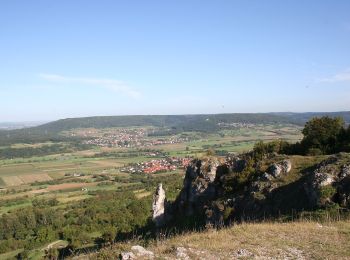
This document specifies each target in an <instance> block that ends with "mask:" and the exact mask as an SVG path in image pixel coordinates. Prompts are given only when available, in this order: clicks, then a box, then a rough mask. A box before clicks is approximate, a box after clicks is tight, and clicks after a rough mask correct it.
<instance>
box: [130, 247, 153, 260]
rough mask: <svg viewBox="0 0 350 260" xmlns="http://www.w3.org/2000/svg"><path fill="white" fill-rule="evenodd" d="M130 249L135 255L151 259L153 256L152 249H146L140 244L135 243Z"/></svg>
mask: <svg viewBox="0 0 350 260" xmlns="http://www.w3.org/2000/svg"><path fill="white" fill-rule="evenodd" d="M131 251H132V252H133V253H135V255H136V256H139V257H143V258H148V259H152V258H154V253H153V252H152V251H149V250H146V249H145V248H143V247H142V246H139V245H136V246H132V247H131Z"/></svg>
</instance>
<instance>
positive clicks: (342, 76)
mask: <svg viewBox="0 0 350 260" xmlns="http://www.w3.org/2000/svg"><path fill="white" fill-rule="evenodd" d="M319 81H320V82H329V83H335V82H347V81H349V82H350V68H348V69H346V70H344V71H341V72H339V73H337V74H335V75H333V76H331V77H329V78H323V79H320V80H319Z"/></svg>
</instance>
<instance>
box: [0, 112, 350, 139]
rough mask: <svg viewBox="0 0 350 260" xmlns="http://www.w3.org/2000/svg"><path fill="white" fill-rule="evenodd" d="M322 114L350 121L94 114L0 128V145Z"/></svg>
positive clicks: (270, 116)
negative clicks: (87, 132) (82, 131)
mask: <svg viewBox="0 0 350 260" xmlns="http://www.w3.org/2000/svg"><path fill="white" fill-rule="evenodd" d="M323 115H329V116H342V117H343V118H344V119H345V121H346V122H347V123H350V112H332V113H234V114H207V115H205V114H203V115H134V116H97V117H83V118H67V119H61V120H57V121H54V122H50V123H46V124H43V125H39V126H35V127H30V128H25V129H16V130H0V144H2V145H6V144H10V143H15V142H38V141H59V140H65V139H66V138H65V137H63V136H61V135H59V133H60V132H62V131H67V130H71V129H74V128H90V127H91V128H108V127H130V126H156V127H167V128H171V129H172V130H173V131H174V132H181V131H201V132H213V131H216V130H218V129H219V126H218V123H252V124H262V123H266V124H272V123H289V124H296V125H304V124H305V122H306V121H308V120H309V119H310V118H312V117H314V116H323Z"/></svg>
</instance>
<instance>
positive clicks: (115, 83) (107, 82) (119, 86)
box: [39, 73, 141, 98]
mask: <svg viewBox="0 0 350 260" xmlns="http://www.w3.org/2000/svg"><path fill="white" fill-rule="evenodd" d="M39 77H40V78H42V79H44V80H47V81H51V82H62V83H76V84H83V85H90V86H94V87H101V88H105V89H109V90H111V91H114V92H117V93H122V94H124V95H127V96H129V97H131V98H139V97H140V96H141V93H140V92H138V91H137V90H134V89H133V88H132V87H130V86H129V85H128V84H127V83H125V82H123V81H120V80H114V79H101V78H85V77H66V76H62V75H56V74H45V73H41V74H39Z"/></svg>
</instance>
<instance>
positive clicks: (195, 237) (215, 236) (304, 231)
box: [78, 221, 350, 259]
mask: <svg viewBox="0 0 350 260" xmlns="http://www.w3.org/2000/svg"><path fill="white" fill-rule="evenodd" d="M137 244H140V245H142V242H141V241H138V242H137V241H133V242H131V243H127V244H116V245H114V247H113V248H112V249H110V248H108V249H104V250H102V251H100V252H99V253H98V254H96V255H90V256H85V257H78V258H79V259H111V257H117V256H118V255H119V254H120V252H125V251H130V249H131V247H132V246H133V245H137ZM146 249H147V250H149V251H151V252H153V253H154V255H155V259H350V221H337V222H326V223H317V222H307V221H298V222H290V223H256V224H252V223H250V224H239V225H235V226H232V227H230V228H225V229H222V230H219V231H216V230H209V231H204V232H193V233H187V234H184V235H177V236H174V237H173V238H169V239H165V240H163V241H158V242H154V243H151V244H149V245H148V246H147V247H146ZM136 255H137V254H136ZM138 259H147V257H140V258H138Z"/></svg>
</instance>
